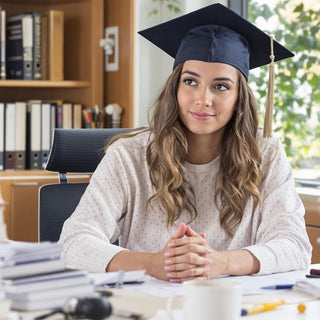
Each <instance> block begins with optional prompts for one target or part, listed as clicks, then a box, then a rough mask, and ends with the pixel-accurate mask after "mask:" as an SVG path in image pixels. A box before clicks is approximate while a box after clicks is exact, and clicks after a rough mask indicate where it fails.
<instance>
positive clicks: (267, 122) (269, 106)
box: [263, 36, 274, 138]
mask: <svg viewBox="0 0 320 320" xmlns="http://www.w3.org/2000/svg"><path fill="white" fill-rule="evenodd" d="M270 47H271V55H270V60H271V62H270V64H269V83H268V94H267V100H266V108H265V116H264V126H263V137H264V138H270V137H271V135H272V120H273V105H274V53H273V37H272V36H270Z"/></svg>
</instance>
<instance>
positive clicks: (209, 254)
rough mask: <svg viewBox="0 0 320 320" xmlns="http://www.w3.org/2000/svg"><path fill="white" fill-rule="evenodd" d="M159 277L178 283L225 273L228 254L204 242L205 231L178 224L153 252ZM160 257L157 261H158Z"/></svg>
mask: <svg viewBox="0 0 320 320" xmlns="http://www.w3.org/2000/svg"><path fill="white" fill-rule="evenodd" d="M156 255H157V256H158V257H157V258H158V259H156V260H157V263H159V262H160V263H159V264H158V267H159V266H162V268H163V270H159V269H158V272H160V273H161V275H160V274H159V275H157V277H158V278H160V279H163V280H169V281H170V282H176V283H180V282H183V281H186V280H192V279H210V278H213V277H216V276H218V275H220V274H224V272H225V270H226V268H227V263H228V261H227V255H225V254H224V253H223V251H217V250H213V249H212V248H211V247H210V246H209V244H208V243H207V241H206V235H205V234H202V233H200V234H198V233H196V232H195V231H194V230H192V229H191V228H190V226H188V225H186V224H185V223H183V222H182V223H181V224H180V225H179V228H178V230H177V231H176V233H175V234H174V235H173V236H172V237H171V238H170V239H169V241H168V242H167V245H166V246H165V247H164V248H163V249H162V250H161V251H160V252H159V253H157V254H156ZM159 260H160V261H159Z"/></svg>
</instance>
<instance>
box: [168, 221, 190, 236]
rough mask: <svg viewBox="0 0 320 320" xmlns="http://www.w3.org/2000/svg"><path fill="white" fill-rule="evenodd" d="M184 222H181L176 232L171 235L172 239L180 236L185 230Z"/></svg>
mask: <svg viewBox="0 0 320 320" xmlns="http://www.w3.org/2000/svg"><path fill="white" fill-rule="evenodd" d="M186 227H187V226H186V224H185V223H184V222H181V223H180V225H179V227H178V230H177V231H176V233H175V234H174V235H173V236H172V237H171V238H172V239H178V238H182V237H183V236H184V235H185V232H186Z"/></svg>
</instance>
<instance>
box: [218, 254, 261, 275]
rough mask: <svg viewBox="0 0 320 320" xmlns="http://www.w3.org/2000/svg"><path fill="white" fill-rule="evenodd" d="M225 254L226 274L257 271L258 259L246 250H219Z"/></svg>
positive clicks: (244, 273)
mask: <svg viewBox="0 0 320 320" xmlns="http://www.w3.org/2000/svg"><path fill="white" fill-rule="evenodd" d="M221 252H223V253H224V254H225V255H226V258H227V265H226V274H230V275H234V276H236V275H246V274H254V273H257V272H259V269H260V262H259V260H258V259H257V258H256V257H255V256H254V255H253V254H252V253H251V252H250V251H248V250H245V249H243V250H225V251H221Z"/></svg>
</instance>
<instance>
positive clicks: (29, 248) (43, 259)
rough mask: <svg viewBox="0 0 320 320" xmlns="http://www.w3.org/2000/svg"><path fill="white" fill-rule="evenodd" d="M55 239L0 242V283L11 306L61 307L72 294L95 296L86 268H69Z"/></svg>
mask: <svg viewBox="0 0 320 320" xmlns="http://www.w3.org/2000/svg"><path fill="white" fill-rule="evenodd" d="M60 255H61V246H60V245H59V244H57V243H51V242H42V243H27V242H8V243H2V244H0V275H1V285H2V289H3V291H4V292H5V296H6V298H7V299H9V300H10V301H11V303H12V304H11V308H12V309H14V310H25V311H35V310H48V309H54V308H61V307H62V306H63V305H64V303H65V302H66V301H67V300H68V299H69V298H71V297H91V296H96V293H95V289H94V284H93V282H92V280H91V279H90V277H89V275H88V274H87V273H86V272H85V271H81V270H73V269H68V268H66V266H65V263H64V261H63V260H62V259H61V258H60Z"/></svg>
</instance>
